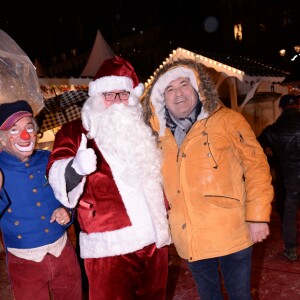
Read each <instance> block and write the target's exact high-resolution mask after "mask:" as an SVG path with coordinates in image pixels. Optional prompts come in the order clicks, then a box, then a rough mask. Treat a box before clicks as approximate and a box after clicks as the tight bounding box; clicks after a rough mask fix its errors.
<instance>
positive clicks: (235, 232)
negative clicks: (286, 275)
mask: <svg viewBox="0 0 300 300" xmlns="http://www.w3.org/2000/svg"><path fill="white" fill-rule="evenodd" d="M142 102H143V106H144V115H145V119H146V122H148V124H150V125H151V126H152V128H153V131H154V132H155V133H156V135H157V137H158V143H159V147H160V148H161V151H162V153H163V166H162V172H163V184H164V188H165V193H166V196H167V199H168V201H169V205H170V210H169V222H170V227H171V234H172V238H173V241H174V244H175V246H176V249H177V251H178V254H179V255H180V256H181V257H182V258H184V259H187V260H188V265H189V268H190V270H191V272H192V274H193V276H194V279H195V281H196V284H197V288H198V293H199V295H200V298H201V300H211V299H222V293H221V288H220V287H221V279H220V276H219V270H220V271H221V274H222V276H223V280H224V283H225V287H226V290H227V293H228V296H229V298H230V299H231V300H250V299H251V292H250V290H251V287H250V282H251V256H252V245H253V243H256V242H261V241H263V240H264V239H266V238H267V236H268V235H269V227H268V222H269V221H270V213H271V202H272V200H273V188H272V186H271V175H270V169H269V165H268V162H267V159H266V156H265V154H264V152H263V149H262V148H261V146H260V145H259V144H258V142H257V140H256V137H255V134H254V132H253V131H252V130H251V128H250V126H249V124H248V123H247V121H246V120H245V119H244V117H243V116H242V115H241V114H239V113H237V112H235V111H233V110H231V109H229V108H226V107H224V106H223V105H222V104H221V102H220V100H219V98H218V94H217V91H216V88H215V86H214V84H213V82H212V80H211V78H210V77H209V75H208V74H207V72H206V70H205V67H204V66H203V65H202V64H200V63H197V62H196V61H194V60H190V59H182V60H177V61H174V62H171V63H168V64H166V65H165V66H164V67H163V68H161V69H160V70H159V71H158V72H157V73H156V74H155V76H154V79H153V81H152V83H151V84H150V86H149V87H148V89H147V91H146V92H145V93H144V95H143V99H142Z"/></svg>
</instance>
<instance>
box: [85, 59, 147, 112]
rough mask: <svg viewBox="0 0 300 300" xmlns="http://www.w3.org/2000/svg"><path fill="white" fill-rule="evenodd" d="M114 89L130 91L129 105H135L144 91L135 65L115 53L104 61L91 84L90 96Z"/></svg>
mask: <svg viewBox="0 0 300 300" xmlns="http://www.w3.org/2000/svg"><path fill="white" fill-rule="evenodd" d="M113 90H126V91H128V92H130V97H129V100H128V105H130V106H135V105H137V104H138V103H139V97H140V96H141V95H142V93H143V91H144V85H143V84H142V83H140V82H139V80H138V77H137V75H136V73H135V71H134V68H133V66H132V65H131V64H130V63H129V62H128V61H126V60H125V59H124V58H122V57H119V56H117V55H115V56H114V57H113V58H111V59H107V60H105V61H104V62H103V64H102V65H101V67H100V68H99V70H98V72H97V73H96V76H95V77H94V81H92V82H90V84H89V96H90V97H93V96H95V95H96V94H99V93H105V92H111V91H113Z"/></svg>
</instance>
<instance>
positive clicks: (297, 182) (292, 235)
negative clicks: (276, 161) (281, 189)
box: [282, 174, 300, 249]
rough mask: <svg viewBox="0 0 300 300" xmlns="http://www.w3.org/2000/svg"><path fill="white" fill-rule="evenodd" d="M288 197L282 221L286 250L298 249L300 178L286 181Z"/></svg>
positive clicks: (296, 177) (290, 178) (294, 177)
mask: <svg viewBox="0 0 300 300" xmlns="http://www.w3.org/2000/svg"><path fill="white" fill-rule="evenodd" d="M284 184H285V192H286V197H285V201H284V211H283V220H282V234H283V240H284V244H285V248H286V249H290V248H294V247H297V214H298V209H299V204H300V192H299V189H300V176H297V174H295V176H293V177H288V178H286V179H285V180H284Z"/></svg>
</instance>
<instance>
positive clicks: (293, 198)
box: [258, 94, 300, 261]
mask: <svg viewBox="0 0 300 300" xmlns="http://www.w3.org/2000/svg"><path fill="white" fill-rule="evenodd" d="M279 107H280V109H281V111H282V113H281V114H280V116H279V117H278V118H277V120H276V121H275V123H273V124H272V125H269V126H267V127H266V128H265V129H264V130H263V131H262V133H261V134H260V136H259V137H258V140H259V142H260V143H261V145H262V147H263V148H264V149H270V150H271V151H269V155H271V156H272V159H273V161H274V164H276V166H277V168H276V172H275V197H276V201H275V202H276V203H277V208H279V210H278V212H279V214H280V216H281V227H282V235H283V240H284V246H285V249H284V251H283V253H282V254H283V256H284V257H285V258H287V259H288V260H290V261H295V260H297V259H298V249H297V246H298V245H297V244H298V243H297V216H298V209H299V203H300V111H299V97H296V96H294V95H288V94H287V95H283V96H282V97H281V98H280V101H279ZM278 186H279V188H278ZM278 190H279V191H280V190H283V191H284V193H276V192H277V191H278Z"/></svg>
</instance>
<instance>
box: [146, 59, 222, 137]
mask: <svg viewBox="0 0 300 300" xmlns="http://www.w3.org/2000/svg"><path fill="white" fill-rule="evenodd" d="M176 68H183V69H185V70H186V74H187V77H189V79H190V81H191V83H192V85H193V87H194V88H195V89H196V88H197V92H198V94H199V99H200V101H201V102H202V107H203V109H202V112H201V115H202V116H205V117H207V116H209V115H211V114H212V113H213V112H214V111H216V109H218V107H219V106H220V105H221V101H220V99H219V96H218V92H217V90H216V87H215V84H214V82H213V80H212V78H211V77H210V75H209V73H208V72H207V70H206V67H205V66H204V65H203V64H201V63H200V62H197V61H196V60H193V59H178V60H174V61H171V62H169V63H167V64H165V65H164V66H163V67H162V68H160V69H159V70H158V71H157V72H156V73H155V74H154V78H153V80H152V82H151V84H150V85H149V86H147V88H146V89H145V92H144V94H143V95H142V98H141V102H142V105H143V113H144V119H145V122H146V123H147V124H148V125H149V126H151V127H152V128H153V130H154V131H155V134H156V135H160V133H162V132H163V131H164V130H163V129H164V128H165V120H164V117H163V116H164V109H165V104H164V97H163V94H162V93H161V92H162V91H160V92H157V91H154V90H155V89H157V88H156V86H157V85H160V84H161V83H160V82H159V83H158V81H159V80H160V79H161V77H162V76H165V74H166V73H167V72H169V71H172V70H173V69H176ZM165 77H167V76H165ZM166 80H168V79H166ZM171 80H173V79H171ZM168 84H169V82H165V85H168ZM198 119H199V118H198ZM163 122H164V123H163Z"/></svg>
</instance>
